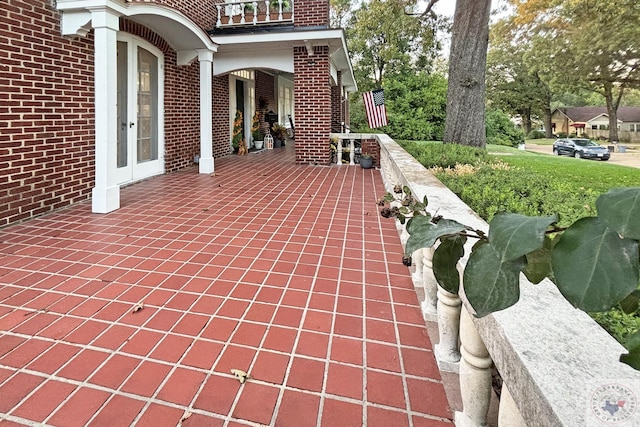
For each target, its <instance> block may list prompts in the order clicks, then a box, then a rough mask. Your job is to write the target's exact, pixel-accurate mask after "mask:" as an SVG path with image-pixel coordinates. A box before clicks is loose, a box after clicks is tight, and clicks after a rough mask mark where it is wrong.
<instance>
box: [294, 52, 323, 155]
mask: <svg viewBox="0 0 640 427" xmlns="http://www.w3.org/2000/svg"><path fill="white" fill-rule="evenodd" d="M293 61H294V72H295V77H294V92H295V95H294V97H295V112H296V113H295V117H296V163H313V164H327V163H329V132H330V131H331V86H329V79H330V74H329V73H330V69H329V47H328V46H316V47H314V49H313V55H309V54H308V52H307V49H306V48H305V47H304V46H296V47H294V48H293Z"/></svg>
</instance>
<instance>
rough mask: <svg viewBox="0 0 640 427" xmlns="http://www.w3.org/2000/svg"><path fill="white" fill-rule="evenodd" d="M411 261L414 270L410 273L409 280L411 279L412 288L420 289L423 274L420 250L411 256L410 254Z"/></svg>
mask: <svg viewBox="0 0 640 427" xmlns="http://www.w3.org/2000/svg"><path fill="white" fill-rule="evenodd" d="M411 259H412V260H413V262H412V264H413V266H412V268H414V270H413V273H411V278H412V279H413V287H414V288H421V287H422V275H423V273H422V269H423V264H422V259H423V256H422V249H418V250H417V251H415V252H414V253H413V254H411Z"/></svg>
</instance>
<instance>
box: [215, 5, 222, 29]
mask: <svg viewBox="0 0 640 427" xmlns="http://www.w3.org/2000/svg"><path fill="white" fill-rule="evenodd" d="M216 9H218V20H217V21H216V28H220V27H222V10H221V9H222V6H220V5H219V4H217V5H216Z"/></svg>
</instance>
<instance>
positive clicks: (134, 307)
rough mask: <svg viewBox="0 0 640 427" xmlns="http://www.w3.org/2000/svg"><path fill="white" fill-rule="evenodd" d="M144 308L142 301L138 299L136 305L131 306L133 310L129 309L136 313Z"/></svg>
mask: <svg viewBox="0 0 640 427" xmlns="http://www.w3.org/2000/svg"><path fill="white" fill-rule="evenodd" d="M143 308H144V302H142V301H140V302H139V303H137V304H136V305H134V306H133V310H132V311H131V312H132V313H137V312H139V311H140V310H142V309H143Z"/></svg>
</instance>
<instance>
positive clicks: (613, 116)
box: [604, 83, 620, 143]
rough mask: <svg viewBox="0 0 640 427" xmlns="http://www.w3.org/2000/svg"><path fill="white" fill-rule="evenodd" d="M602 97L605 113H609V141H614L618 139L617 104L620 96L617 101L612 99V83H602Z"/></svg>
mask: <svg viewBox="0 0 640 427" xmlns="http://www.w3.org/2000/svg"><path fill="white" fill-rule="evenodd" d="M604 99H606V100H607V114H608V115H609V141H611V142H613V143H615V142H618V141H620V140H619V139H618V105H620V101H619V100H620V98H618V102H616V101H615V100H614V99H613V85H612V84H610V83H609V84H605V85H604Z"/></svg>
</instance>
